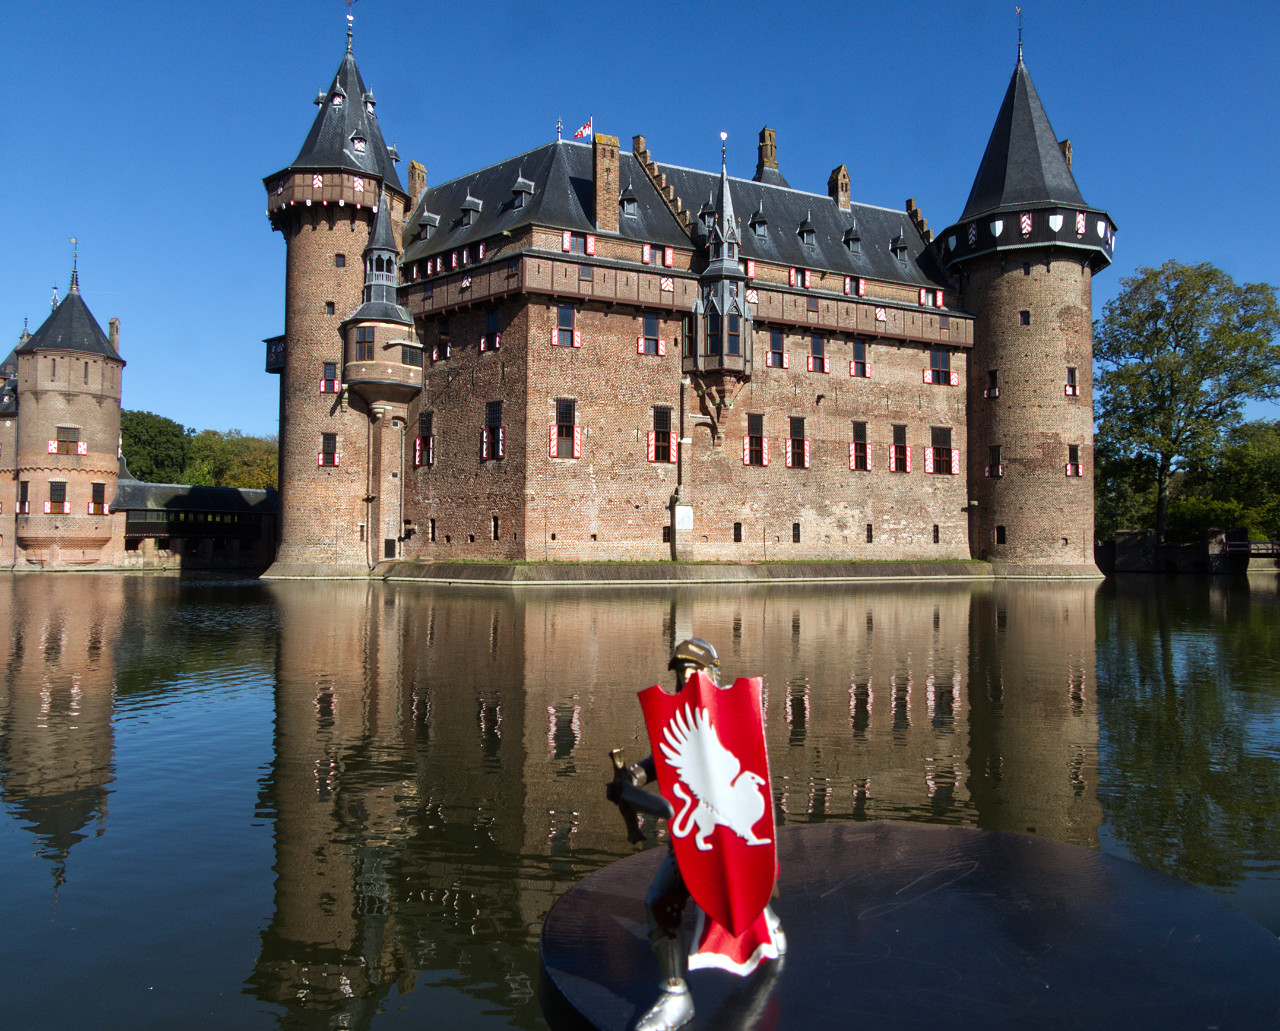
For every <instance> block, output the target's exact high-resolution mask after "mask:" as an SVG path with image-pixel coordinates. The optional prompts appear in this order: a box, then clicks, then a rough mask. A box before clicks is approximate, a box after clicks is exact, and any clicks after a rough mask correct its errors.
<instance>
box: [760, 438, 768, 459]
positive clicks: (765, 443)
mask: <svg viewBox="0 0 1280 1031" xmlns="http://www.w3.org/2000/svg"><path fill="white" fill-rule="evenodd" d="M760 442H761V446H762V448H763V451H764V464H765V465H768V464H769V438H768V437H761V438H760Z"/></svg>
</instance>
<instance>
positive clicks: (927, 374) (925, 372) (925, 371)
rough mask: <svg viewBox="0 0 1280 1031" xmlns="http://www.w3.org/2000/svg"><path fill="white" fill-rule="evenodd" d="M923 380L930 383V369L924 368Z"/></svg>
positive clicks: (931, 374) (931, 376) (931, 378)
mask: <svg viewBox="0 0 1280 1031" xmlns="http://www.w3.org/2000/svg"><path fill="white" fill-rule="evenodd" d="M924 381H925V382H926V383H932V382H933V370H932V369H925V370H924Z"/></svg>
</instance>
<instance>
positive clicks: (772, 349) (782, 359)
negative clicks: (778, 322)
mask: <svg viewBox="0 0 1280 1031" xmlns="http://www.w3.org/2000/svg"><path fill="white" fill-rule="evenodd" d="M765 365H768V366H769V367H770V368H774V369H785V368H788V367H789V366H790V365H791V362H790V361H788V355H787V352H786V351H784V350H783V349H782V330H780V329H771V330H769V353H768V354H767V355H765Z"/></svg>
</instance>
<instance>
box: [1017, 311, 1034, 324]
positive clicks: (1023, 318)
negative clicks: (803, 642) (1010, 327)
mask: <svg viewBox="0 0 1280 1031" xmlns="http://www.w3.org/2000/svg"><path fill="white" fill-rule="evenodd" d="M1018 321H1019V322H1021V323H1022V325H1024V326H1029V325H1031V312H1029V311H1026V310H1023V311H1020V312H1018Z"/></svg>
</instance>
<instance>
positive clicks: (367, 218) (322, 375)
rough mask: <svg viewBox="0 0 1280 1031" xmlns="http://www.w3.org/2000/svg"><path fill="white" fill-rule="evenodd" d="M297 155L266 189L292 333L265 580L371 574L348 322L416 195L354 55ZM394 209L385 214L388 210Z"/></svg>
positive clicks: (272, 356) (271, 350)
mask: <svg viewBox="0 0 1280 1031" xmlns="http://www.w3.org/2000/svg"><path fill="white" fill-rule="evenodd" d="M315 103H316V105H317V106H318V107H319V108H320V111H319V113H318V114H317V115H316V118H315V121H314V122H313V123H312V126H311V131H310V133H308V135H307V138H306V141H305V142H304V143H303V145H302V149H301V151H299V153H298V156H297V158H295V159H294V161H293V163H292V164H290V165H289V166H288V167H287V168H285V169H283V170H282V171H280V172H277V173H276V174H274V175H270V176H268V177H267V178H266V179H264V180H263V182H264V184H265V185H266V188H267V198H268V200H267V215H268V217H269V218H270V220H271V226H272V228H273V229H276V230H279V231H280V232H281V233H282V234H283V236H284V238H285V246H286V257H285V328H284V335H283V337H282V338H276V339H275V340H273V341H271V342H270V343H269V345H268V353H267V371H268V372H274V373H277V374H279V376H280V432H279V439H280V500H279V505H280V520H279V525H280V531H279V532H280V540H279V546H278V550H277V553H276V564H275V566H273V568H272V570H269V571H268V573H267V575H268V576H271V575H273V574H274V575H288V574H289V573H290V572H299V573H305V572H306V571H307V569H308V567H310V568H311V569H314V568H315V567H319V566H323V567H326V568H327V570H328V571H329V572H341V571H342V570H343V569H347V570H349V571H350V572H352V573H355V574H361V575H363V574H364V573H366V572H367V571H368V569H369V568H370V566H371V565H372V564H373V561H374V559H373V553H372V550H371V547H370V542H371V541H372V540H374V539H375V538H376V536H377V533H378V530H377V528H376V527H375V526H374V525H373V522H371V519H373V513H372V512H371V507H370V506H371V504H372V500H371V498H370V495H369V490H368V482H367V481H368V475H369V471H370V454H369V448H370V439H369V410H368V407H367V405H364V404H362V403H359V400H358V398H356V397H354V396H353V395H352V394H351V393H350V392H349V391H348V389H347V385H346V383H345V380H344V372H343V369H344V363H345V356H344V348H343V324H344V322H345V321H346V320H347V319H348V318H349V317H350V316H351V315H352V313H353V312H355V310H356V309H357V308H359V307H360V305H361V303H362V301H363V293H364V285H365V277H364V272H363V267H362V261H361V256H362V254H363V253H364V251H365V249H366V247H367V246H368V244H369V241H370V236H371V231H372V229H373V226H374V223H375V219H376V218H378V217H380V215H383V214H385V216H386V217H387V218H388V219H389V230H388V231H389V237H390V239H391V240H392V243H393V244H394V240H395V239H397V238H398V235H399V231H400V228H401V226H402V225H403V222H404V216H405V202H406V197H405V194H404V189H403V187H402V186H401V184H400V178H399V176H398V175H397V173H396V168H395V162H396V161H397V160H399V158H398V156H397V155H396V154H395V151H394V149H393V148H390V147H388V146H387V145H386V143H385V142H384V140H383V137H382V132H381V130H380V129H379V127H378V121H377V117H376V116H375V114H374V104H375V101H374V98H373V94H372V93H371V92H370V91H369V90H368V89H366V88H365V84H364V80H363V79H362V78H361V76H360V70H359V68H358V67H357V66H356V62H355V58H354V56H353V55H352V51H351V31H350V28H348V31H347V51H346V53H345V55H344V56H343V58H342V62H341V64H340V65H339V66H338V71H337V74H335V75H334V77H333V81H332V83H331V84H330V86H329V88H328V89H327V90H322V91H321V92H320V94H319V95H318V96H317V97H316V99H315ZM383 206H384V207H385V209H386V210H385V212H380V207H383Z"/></svg>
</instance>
